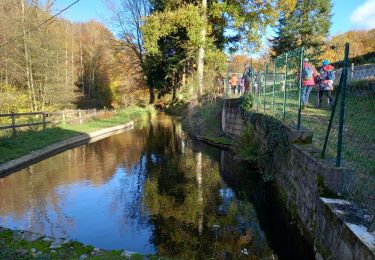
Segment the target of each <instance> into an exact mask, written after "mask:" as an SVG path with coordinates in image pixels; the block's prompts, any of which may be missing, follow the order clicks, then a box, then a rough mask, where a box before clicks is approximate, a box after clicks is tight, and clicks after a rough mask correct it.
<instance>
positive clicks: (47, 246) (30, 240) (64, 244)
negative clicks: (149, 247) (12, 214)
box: [0, 228, 168, 260]
mask: <svg viewBox="0 0 375 260" xmlns="http://www.w3.org/2000/svg"><path fill="white" fill-rule="evenodd" d="M145 258H146V259H150V260H156V259H158V260H159V259H160V260H167V259H168V258H163V257H158V256H154V255H141V254H138V253H134V252H128V251H123V250H102V249H98V248H94V247H93V246H90V245H85V244H83V243H80V242H77V241H71V240H61V239H54V238H51V237H46V236H41V235H38V234H33V233H30V232H27V231H25V232H23V231H12V230H10V229H5V228H0V259H108V260H112V259H131V260H143V259H145Z"/></svg>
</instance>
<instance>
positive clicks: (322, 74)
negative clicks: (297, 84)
mask: <svg viewBox="0 0 375 260" xmlns="http://www.w3.org/2000/svg"><path fill="white" fill-rule="evenodd" d="M299 74H301V75H302V89H301V102H302V108H305V107H306V106H307V104H308V103H309V96H310V93H311V90H312V89H313V88H315V87H316V88H317V90H318V102H317V107H321V105H322V101H323V96H324V95H326V96H327V99H328V106H331V105H332V104H333V98H332V91H333V81H334V80H335V72H334V67H333V66H332V65H331V64H330V62H329V60H324V61H323V62H322V66H321V67H320V69H319V72H317V70H316V69H315V67H314V66H313V65H311V63H310V62H309V60H308V59H307V58H305V59H304V61H303V67H302V73H298V79H297V80H298V81H299ZM251 82H252V88H251V89H252V91H253V93H254V94H256V93H257V92H258V80H257V78H256V75H255V74H254V73H253V69H252V68H251V67H250V66H249V65H246V68H245V71H244V73H243V75H240V76H239V77H237V75H236V74H232V75H231V77H230V79H229V87H230V91H231V93H232V94H243V93H248V92H250V83H251Z"/></svg>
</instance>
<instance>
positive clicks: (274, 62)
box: [272, 59, 276, 111]
mask: <svg viewBox="0 0 375 260" xmlns="http://www.w3.org/2000/svg"><path fill="white" fill-rule="evenodd" d="M275 85H276V59H274V60H273V86H272V111H273V110H274V108H275Z"/></svg>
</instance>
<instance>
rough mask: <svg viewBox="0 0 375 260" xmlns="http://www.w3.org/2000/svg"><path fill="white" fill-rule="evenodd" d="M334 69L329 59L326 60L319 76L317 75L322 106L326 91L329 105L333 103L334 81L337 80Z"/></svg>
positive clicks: (319, 101)
mask: <svg viewBox="0 0 375 260" xmlns="http://www.w3.org/2000/svg"><path fill="white" fill-rule="evenodd" d="M333 70H334V67H333V66H332V65H330V62H329V60H324V61H323V66H322V68H321V69H320V73H319V76H318V77H317V79H318V80H317V81H318V85H319V92H318V107H321V105H322V101H323V95H324V93H326V95H327V98H328V106H332V105H333V98H332V91H333V81H334V80H335V72H334V71H333Z"/></svg>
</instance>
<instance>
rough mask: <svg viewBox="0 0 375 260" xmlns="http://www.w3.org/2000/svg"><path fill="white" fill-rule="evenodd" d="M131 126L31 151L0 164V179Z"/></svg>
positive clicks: (110, 129)
mask: <svg viewBox="0 0 375 260" xmlns="http://www.w3.org/2000/svg"><path fill="white" fill-rule="evenodd" d="M133 125H134V122H133V121H130V122H128V123H126V124H122V125H117V126H113V127H109V128H105V129H100V130H97V131H94V132H91V133H84V134H80V135H77V136H73V137H70V138H67V139H64V140H61V141H59V142H57V143H53V144H50V145H48V146H46V147H44V148H42V149H39V150H37V151H33V152H31V153H29V154H27V155H24V156H22V157H20V158H17V159H13V160H10V161H8V162H5V163H2V164H0V177H4V176H6V175H8V174H11V173H13V172H15V171H17V170H20V169H22V168H24V167H27V166H29V165H31V164H34V163H37V162H39V161H41V160H44V159H46V158H48V157H51V156H53V155H56V154H58V153H61V152H64V151H66V150H68V149H71V148H74V147H77V146H80V145H83V144H87V143H92V142H96V141H98V140H100V139H103V138H106V137H108V136H110V135H113V134H115V133H121V132H123V131H124V130H125V129H128V128H130V127H133Z"/></svg>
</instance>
